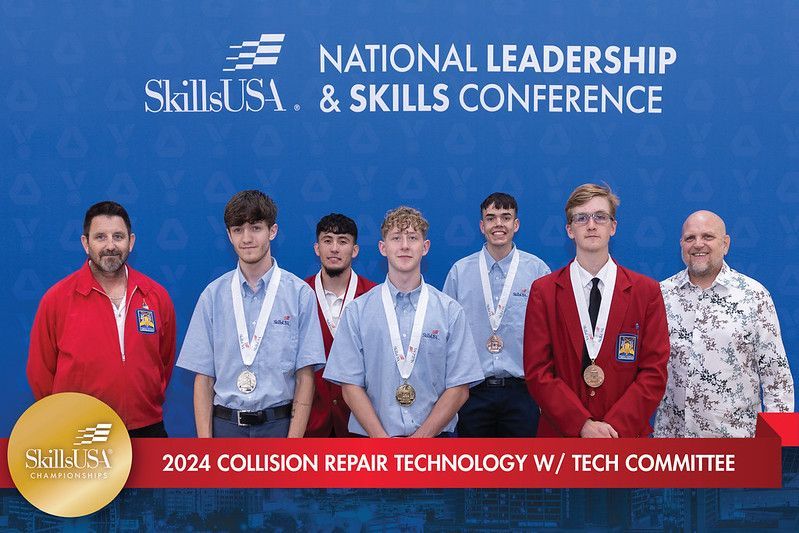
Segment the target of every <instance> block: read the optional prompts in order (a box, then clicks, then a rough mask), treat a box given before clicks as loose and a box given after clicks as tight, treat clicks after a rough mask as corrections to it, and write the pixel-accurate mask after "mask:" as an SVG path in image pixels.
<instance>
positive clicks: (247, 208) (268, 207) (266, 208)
mask: <svg viewBox="0 0 799 533" xmlns="http://www.w3.org/2000/svg"><path fill="white" fill-rule="evenodd" d="M261 220H263V221H265V222H266V225H267V226H269V227H270V228H271V227H272V226H274V225H275V222H276V221H277V205H275V202H274V200H272V199H271V198H269V197H268V196H267V195H265V194H264V193H262V192H261V191H256V190H249V191H241V192H239V193H236V194H234V195H233V198H231V199H230V201H229V202H228V203H227V205H226V206H225V227H226V228H228V229H230V228H232V227H234V226H242V225H244V224H247V223H250V224H254V223H255V222H259V221H261Z"/></svg>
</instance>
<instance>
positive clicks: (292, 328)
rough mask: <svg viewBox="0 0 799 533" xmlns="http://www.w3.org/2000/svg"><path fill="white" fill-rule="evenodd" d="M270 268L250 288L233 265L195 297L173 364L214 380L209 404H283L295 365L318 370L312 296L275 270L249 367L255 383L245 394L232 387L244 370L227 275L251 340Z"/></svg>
mask: <svg viewBox="0 0 799 533" xmlns="http://www.w3.org/2000/svg"><path fill="white" fill-rule="evenodd" d="M274 270H275V267H274V266H273V267H272V268H270V269H269V270H268V271H267V272H266V274H264V275H263V277H262V278H261V279H260V280H258V283H257V284H256V288H255V290H253V289H252V288H251V287H250V286H249V284H248V283H247V282H246V280H245V279H244V275H243V274H242V273H241V270H240V269H239V268H236V269H235V270H233V271H231V272H228V273H227V274H224V275H222V276H221V277H220V278H217V279H216V280H214V281H213V282H211V284H210V285H208V287H206V288H205V290H204V291H203V292H202V294H201V295H200V299H199V300H198V301H197V306H196V307H195V309H194V314H193V315H192V317H191V322H190V323H189V328H188V330H187V331H186V338H185V340H184V341H183V347H182V348H181V350H180V355H179V356H178V363H177V365H178V366H179V367H181V368H185V369H187V370H191V371H192V372H196V373H198V374H204V375H206V376H211V377H213V378H215V381H214V404H215V405H222V406H224V407H228V408H230V409H242V410H249V411H256V410H260V409H266V408H268V407H277V406H279V405H283V404H287V403H289V402H291V400H292V399H293V398H294V385H295V380H294V374H295V372H296V371H297V370H299V369H300V368H303V367H306V366H313V367H314V369H319V368H322V366H323V365H324V363H325V350H324V346H323V344H322V330H321V328H320V326H319V319H318V317H317V310H316V294H315V293H314V292H313V290H312V289H311V288H310V287H309V286H308V284H307V283H305V282H304V281H302V280H301V279H299V278H298V277H296V276H294V275H293V274H291V273H289V272H287V271H285V270H282V269H281V277H280V285H278V289H277V294H276V295H275V303H274V306H273V307H272V312H271V313H270V315H269V321H268V322H267V325H266V330H265V331H264V339H263V342H261V344H260V346H259V348H258V353H257V354H256V356H255V360H254V361H253V363H252V365H251V366H250V370H251V371H252V372H253V373H254V374H255V376H256V379H257V384H256V387H255V390H254V391H252V392H251V393H249V394H246V393H243V392H241V391H240V390H239V389H238V386H237V380H238V377H239V374H241V372H243V371H244V370H245V368H246V367H245V366H244V362H243V360H242V357H241V351H240V348H239V340H238V338H239V335H238V331H237V329H236V318H235V316H234V314H233V297H232V295H231V290H230V279H231V277H232V276H237V277H238V282H239V283H241V288H242V303H243V307H244V319H245V321H246V322H247V334H248V335H249V337H250V338H252V334H253V332H254V331H255V325H256V323H257V322H258V314H259V313H260V311H261V305H262V304H263V300H264V297H265V292H266V287H267V286H268V285H269V280H270V279H272V274H273V272H274Z"/></svg>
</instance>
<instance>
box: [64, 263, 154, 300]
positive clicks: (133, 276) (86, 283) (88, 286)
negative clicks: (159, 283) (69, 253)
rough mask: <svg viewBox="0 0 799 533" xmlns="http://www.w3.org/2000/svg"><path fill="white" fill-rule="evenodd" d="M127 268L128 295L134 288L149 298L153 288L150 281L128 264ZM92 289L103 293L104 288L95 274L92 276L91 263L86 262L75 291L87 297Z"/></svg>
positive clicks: (80, 271)
mask: <svg viewBox="0 0 799 533" xmlns="http://www.w3.org/2000/svg"><path fill="white" fill-rule="evenodd" d="M126 266H127V267H128V294H130V293H131V291H132V290H133V288H134V287H136V288H137V289H138V290H140V291H141V292H142V296H147V293H148V292H149V291H150V288H151V284H150V280H149V279H148V278H147V277H145V276H144V275H142V274H140V273H139V272H137V271H136V270H133V269H132V268H131V267H130V265H127V264H126ZM92 289H97V290H99V291H100V292H103V288H102V287H101V286H100V283H99V282H98V281H97V279H96V278H95V277H94V274H92V269H91V268H90V267H89V261H88V260H86V262H85V263H83V267H82V268H81V269H80V270H79V271H78V282H77V284H76V286H75V290H76V291H77V292H79V293H80V294H82V295H84V296H87V295H88V294H89V293H90V292H91V290H92Z"/></svg>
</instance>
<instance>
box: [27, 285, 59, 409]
mask: <svg viewBox="0 0 799 533" xmlns="http://www.w3.org/2000/svg"><path fill="white" fill-rule="evenodd" d="M56 314H57V313H55V312H54V310H53V309H52V304H51V302H50V300H49V298H48V296H47V294H45V296H44V298H42V301H41V303H40V304H39V309H38V310H37V311H36V317H35V318H34V320H33V327H32V328H31V337H30V346H29V349H28V368H27V374H28V383H29V384H30V387H31V390H32V391H33V397H34V398H36V399H37V400H40V399H42V398H43V397H45V396H48V395H50V394H52V393H53V379H54V377H55V371H56V364H57V360H58V344H57V342H56V327H57V325H56V322H55V318H56Z"/></svg>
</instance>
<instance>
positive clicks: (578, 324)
mask: <svg viewBox="0 0 799 533" xmlns="http://www.w3.org/2000/svg"><path fill="white" fill-rule="evenodd" d="M618 205H619V199H618V197H617V196H616V195H615V194H613V192H612V191H611V190H610V188H609V187H607V186H601V185H595V184H586V185H581V186H579V187H577V188H576V189H575V190H574V191H573V192H572V193H571V195H570V196H569V199H568V201H567V202H566V233H567V234H568V235H569V238H570V239H572V240H573V241H574V244H575V247H576V251H577V255H576V258H575V259H574V260H573V261H572V262H571V263H569V265H567V266H565V267H563V268H561V269H560V270H557V271H555V272H553V273H552V274H549V275H548V276H544V277H542V278H539V279H538V280H536V281H535V282H534V283H533V285H532V289H531V294H530V298H529V301H528V303H527V314H526V317H525V327H524V370H525V378H526V380H527V387H528V389H529V390H530V394H532V395H533V398H534V399H535V401H536V402H537V403H538V405H539V406H541V419H540V422H539V426H538V436H539V437H610V438H618V437H646V436H648V435H649V434H650V433H651V432H652V428H651V426H650V425H649V419H650V418H651V417H652V414H653V413H654V412H655V410H656V409H657V406H658V404H659V403H660V400H661V399H662V397H663V393H664V391H665V387H666V365H667V363H668V358H669V332H668V326H667V324H666V312H665V307H664V305H663V297H662V296H661V293H660V287H659V285H658V283H657V281H655V280H653V279H650V278H648V277H646V276H642V275H641V274H637V273H635V272H632V271H631V270H628V269H626V268H624V267H622V266H618V265H616V263H614V261H613V259H611V257H610V254H609V251H608V247H609V242H610V238H611V237H612V236H613V235H614V234H615V233H616V207H617V206H618Z"/></svg>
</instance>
